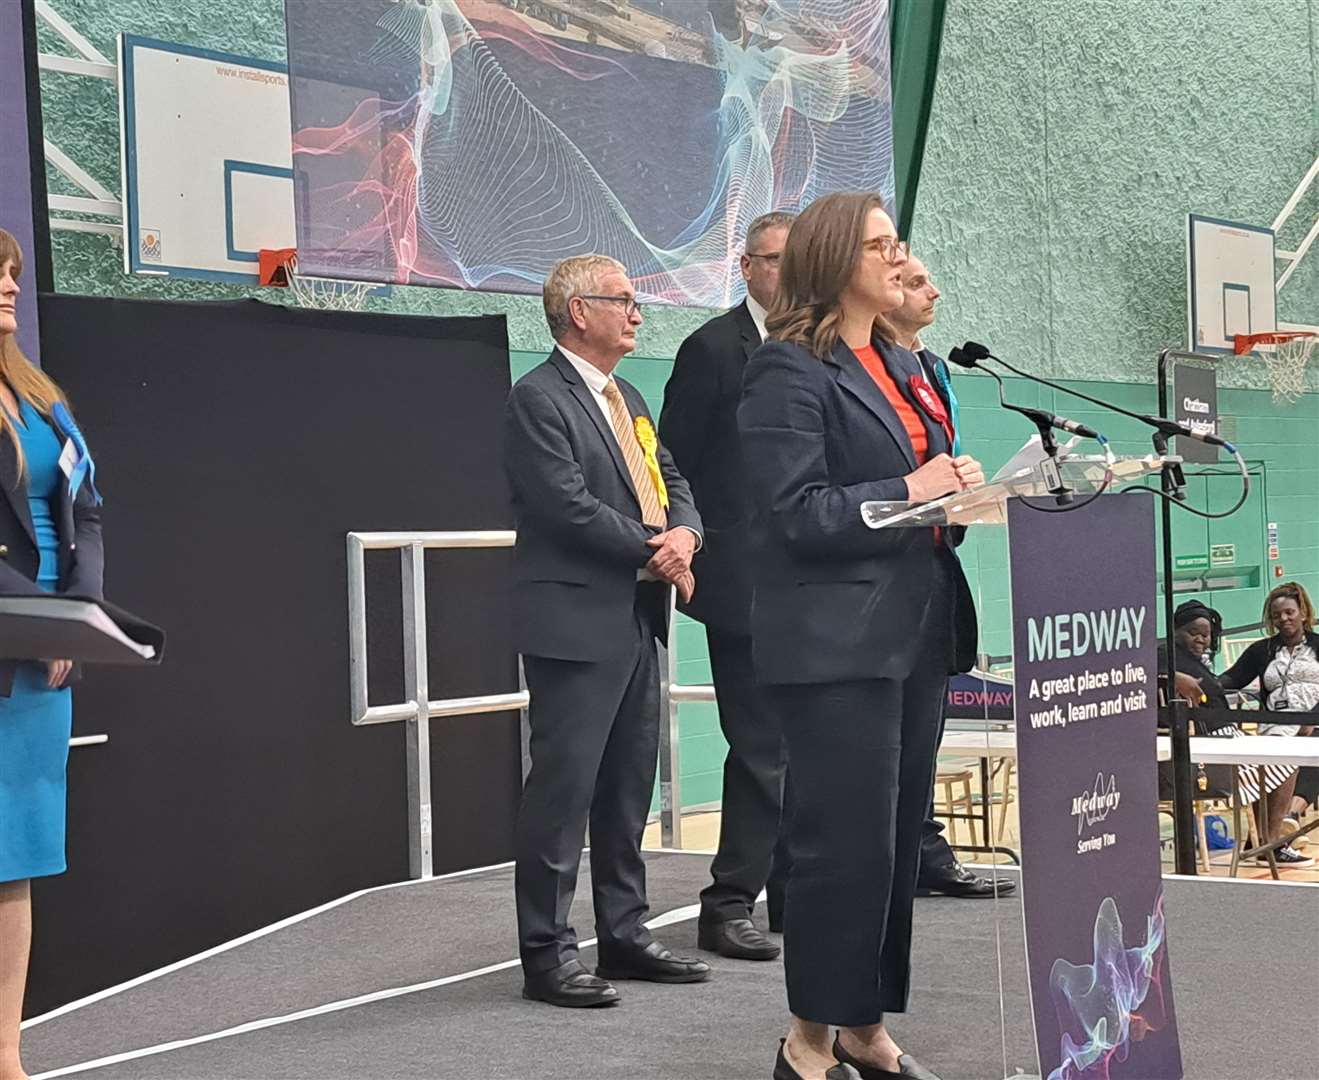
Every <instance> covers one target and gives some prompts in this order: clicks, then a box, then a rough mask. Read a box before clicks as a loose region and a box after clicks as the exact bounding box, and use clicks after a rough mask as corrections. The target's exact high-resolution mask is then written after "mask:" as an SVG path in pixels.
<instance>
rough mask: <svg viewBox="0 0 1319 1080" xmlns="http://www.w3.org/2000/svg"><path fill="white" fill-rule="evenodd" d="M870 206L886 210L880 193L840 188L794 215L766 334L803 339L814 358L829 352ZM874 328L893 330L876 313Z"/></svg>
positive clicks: (889, 333) (888, 336)
mask: <svg viewBox="0 0 1319 1080" xmlns="http://www.w3.org/2000/svg"><path fill="white" fill-rule="evenodd" d="M872 210H883V211H884V213H886V214H887V213H888V207H887V206H886V205H885V204H884V200H883V199H882V198H881V197H880V196H879V195H876V194H875V193H874V192H871V191H842V192H837V193H835V194H833V195H825V196H822V197H821V198H818V199H816V200H815V202H813V203H811V205H810V206H808V207H807V208H806V209H805V210H803V211H802V212H801V213H800V214H798V215H797V220H796V221H794V222H793V223H792V228H791V229H790V230H789V231H788V241H787V243H786V244H785V245H784V248H783V262H782V264H781V265H780V267H779V291H778V293H777V294H776V296H775V298H774V305H773V307H771V308H770V311H769V316H768V318H766V319H765V329H766V330H768V331H769V336H770V337H772V338H774V339H775V340H777V341H791V342H795V343H796V344H798V345H803V346H805V347H806V348H807V349H809V350H810V351H811V353H812V355H814V356H815V357H816V358H817V359H823V358H824V357H826V356H828V355H829V353H830V352H831V351H832V350H833V347H834V345H835V344H836V343H837V342H838V337H839V333H840V328H841V325H842V318H843V308H842V300H843V291H844V290H845V289H846V288H847V285H848V282H850V281H851V280H852V275H853V274H854V273H855V272H856V267H857V263H858V262H859V261H860V259H861V246H862V243H863V242H864V240H865V235H866V218H867V217H869V216H870V211H872ZM875 330H876V331H878V333H879V335H880V337H882V338H884V340H886V341H893V340H895V338H896V336H897V335H896V334H895V333H894V330H893V327H892V326H891V325H890V324H889V323H888V322H887V321H886V320H884V319H883V318H879V317H877V318H876V319H875Z"/></svg>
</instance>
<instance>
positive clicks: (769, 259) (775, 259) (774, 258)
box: [746, 251, 783, 266]
mask: <svg viewBox="0 0 1319 1080" xmlns="http://www.w3.org/2000/svg"><path fill="white" fill-rule="evenodd" d="M746 257H747V258H748V259H764V260H765V265H766V266H778V264H779V263H781V262H782V261H783V252H781V251H770V252H766V253H765V254H763V255H762V254H760V253H758V252H755V251H748V252H747V253H746Z"/></svg>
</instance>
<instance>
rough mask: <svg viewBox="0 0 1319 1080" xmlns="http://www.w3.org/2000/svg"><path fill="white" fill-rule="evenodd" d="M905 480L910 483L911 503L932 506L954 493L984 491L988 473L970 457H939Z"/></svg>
mask: <svg viewBox="0 0 1319 1080" xmlns="http://www.w3.org/2000/svg"><path fill="white" fill-rule="evenodd" d="M904 479H905V480H906V481H907V498H908V499H909V500H910V501H911V502H929V501H930V500H931V499H940V498H942V497H943V496H945V495H951V494H952V493H953V492H954V491H966V490H968V489H969V488H976V487H980V485H981V484H983V483H984V482H985V471H984V469H982V468H981V467H980V462H978V461H976V459H975V458H973V457H972V456H971V455H970V454H962V455H960V456H958V457H951V456H950V455H948V454H936V455H935V456H934V457H932V458H930V460H929V461H927V462H926V463H925V464H924V465H922V466H921V467H920V468H919V469H917V470H916V471H915V472H914V473H909V474H908V475H907V476H906V477H905V478H904Z"/></svg>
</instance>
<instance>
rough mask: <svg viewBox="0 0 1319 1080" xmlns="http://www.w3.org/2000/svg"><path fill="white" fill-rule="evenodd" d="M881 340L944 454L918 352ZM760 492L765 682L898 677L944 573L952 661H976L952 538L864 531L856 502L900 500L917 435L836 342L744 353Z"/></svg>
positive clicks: (968, 602) (909, 661)
mask: <svg viewBox="0 0 1319 1080" xmlns="http://www.w3.org/2000/svg"><path fill="white" fill-rule="evenodd" d="M875 348H876V350H877V351H878V352H879V354H880V356H881V357H882V358H883V360H884V363H885V365H886V366H887V368H888V370H889V373H890V374H891V375H892V376H893V379H894V382H895V383H896V384H897V385H898V387H899V388H900V389H901V391H902V393H903V394H904V395H905V396H906V397H907V398H908V399H909V400H911V401H912V405H913V407H914V408H915V409H916V412H917V415H918V416H920V417H921V418H922V420H923V421H924V423H925V430H926V438H927V440H928V456H929V457H934V456H935V455H936V454H940V453H947V452H948V450H949V446H948V438H947V435H946V434H945V433H944V430H943V428H942V427H941V426H940V425H939V424H938V423H936V422H935V421H934V420H933V419H931V418H930V417H929V416H927V415H926V414H925V413H924V411H923V410H922V409H921V408H920V406H919V405H918V404H917V403H916V402H915V399H914V398H913V397H912V394H911V392H910V390H909V387H908V379H909V378H910V377H911V376H913V375H922V367H921V364H920V362H919V361H918V360H917V359H916V357H915V356H913V355H912V354H911V353H910V352H908V351H907V350H905V349H902V348H900V347H898V346H895V345H889V344H888V343H886V342H882V341H879V340H876V341H875ZM737 417H738V428H739V430H740V431H741V436H742V454H743V459H744V461H745V463H746V472H747V479H748V483H749V487H750V496H751V500H752V504H753V508H754V509H753V515H754V516H753V526H752V538H753V539H752V550H753V559H752V573H753V576H754V579H755V594H754V600H753V604H752V612H751V634H752V646H753V657H754V662H755V668H756V675H757V678H758V679H759V680H760V681H761V682H763V683H822V682H839V681H849V680H856V679H876V678H893V679H902V678H905V677H906V676H907V675H909V674H910V673H911V670H912V668H913V666H914V664H915V661H916V655H915V648H916V638H917V635H916V633H915V630H916V628H917V626H918V625H919V622H920V620H921V618H922V617H923V615H924V612H925V609H926V605H927V603H928V601H929V599H930V596H931V594H932V592H933V591H934V586H935V582H936V575H937V574H938V573H939V563H940V562H943V563H944V569H945V570H946V572H947V573H948V574H949V576H950V577H951V581H952V585H953V593H954V600H953V603H952V605H951V610H950V612H949V625H948V635H947V641H948V665H949V671H950V672H951V671H966V670H969V669H970V668H971V666H972V665H973V663H974V660H975V649H976V633H977V630H976V615H975V607H974V604H973V602H972V599H971V592H970V589H969V588H968V587H967V583H966V577H965V575H964V574H963V573H962V568H961V564H960V563H959V562H958V560H957V556H956V554H955V552H954V551H953V548H952V547H951V546H950V544H952V543H957V542H960V539H961V536H962V532H963V530H961V529H949V530H945V531H944V532H943V534H942V539H941V540H936V538H935V534H934V530H933V529H928V528H916V529H907V528H897V529H870V528H869V527H867V526H866V525H865V523H864V522H863V521H862V520H861V504H862V503H863V502H867V501H870V500H881V501H884V500H903V499H906V497H907V485H906V483H905V481H904V479H903V478H904V477H905V476H906V475H907V474H908V473H911V472H914V471H915V469H916V468H917V462H916V457H915V452H914V450H913V449H912V445H911V439H910V438H909V437H908V435H907V432H906V429H905V428H904V427H903V425H902V421H901V419H900V418H899V417H898V414H897V412H896V411H895V410H894V409H893V406H892V405H890V404H889V401H888V399H887V398H886V397H885V396H884V392H883V391H882V390H881V389H880V388H879V386H878V385H877V384H876V383H875V380H874V379H873V378H872V377H871V376H870V374H869V372H867V371H866V369H865V368H864V367H863V366H862V364H861V362H860V361H859V360H858V359H857V358H856V354H855V353H853V352H852V350H851V349H849V348H848V347H847V345H846V344H844V343H842V342H839V343H838V344H837V345H836V346H835V347H834V349H833V351H832V353H831V354H830V355H829V356H827V357H825V358H824V359H823V360H818V359H816V358H815V357H814V356H812V355H811V353H810V352H809V351H808V350H807V349H805V348H803V347H802V346H800V345H794V344H790V343H787V342H780V341H768V342H766V343H765V344H764V345H762V346H761V347H760V348H759V349H758V350H756V353H755V355H754V356H753V357H752V358H751V360H750V362H749V363H748V364H747V367H746V372H745V374H744V376H743V381H742V401H741V404H740V405H739V407H738V414H737Z"/></svg>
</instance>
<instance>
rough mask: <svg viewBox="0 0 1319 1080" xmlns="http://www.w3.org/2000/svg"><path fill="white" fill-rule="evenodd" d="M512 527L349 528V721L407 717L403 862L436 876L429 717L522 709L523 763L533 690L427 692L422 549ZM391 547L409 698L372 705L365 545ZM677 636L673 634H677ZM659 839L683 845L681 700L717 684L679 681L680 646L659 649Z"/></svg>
mask: <svg viewBox="0 0 1319 1080" xmlns="http://www.w3.org/2000/svg"><path fill="white" fill-rule="evenodd" d="M516 538H517V534H516V533H514V532H512V531H511V530H489V531H471V532H416V533H409V532H360V533H359V532H351V533H349V534H348V664H349V683H350V693H351V701H352V722H353V724H354V725H357V726H364V725H367V724H390V723H398V722H403V723H406V724H407V755H408V762H407V768H408V865H409V868H410V871H411V875H412V877H414V878H429V877H432V876H434V863H433V857H432V845H431V836H432V821H431V776H430V720H432V719H433V718H435V717H440V716H466V715H470V714H473V713H491V712H510V711H513V710H517V711H519V712H520V713H521V714H522V739H523V743H522V745H523V767H522V772H523V776H524V778H525V776H526V771H527V751H526V746H527V741H526V740H527V707H528V705H530V703H531V695H530V694H529V693H528V692H527V689H526V686H525V684H523V683H522V679H521V667H520V666H519V683H520V684H521V685H520V688H519V689H518V690H517V691H515V692H513V693H505V694H482V695H478V696H476V697H461V698H442V699H440V700H438V701H431V700H430V684H429V673H428V668H427V660H426V567H425V562H424V560H425V554H426V551H427V550H449V551H452V550H457V549H469V548H506V547H512V546H513V543H514V541H515V539H516ZM380 550H395V551H398V552H399V554H400V559H401V571H402V586H403V588H402V592H403V683H404V692H405V693H406V694H408V695H409V697H408V698H407V700H406V701H400V702H397V703H395V704H391V705H372V704H370V702H369V700H368V683H367V659H366V558H365V555H366V552H367V551H380ZM676 633H677V626H676V615H675V611H674V593H673V591H672V590H670V593H669V637H670V641H671V642H672V641H674V635H675V634H676ZM675 644H676V642H675ZM659 662H660V755H659V787H660V843H661V845H662V846H663V847H666V848H677V847H681V846H682V780H681V750H680V741H681V740H680V727H679V723H678V707H679V706H680V705H682V704H684V703H687V702H693V701H710V702H712V701H714V700H715V696H714V687H713V686H709V685H698V686H683V685H681V684H680V683H679V682H678V679H677V675H678V672H677V649H676V648H661V651H660V657H659Z"/></svg>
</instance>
